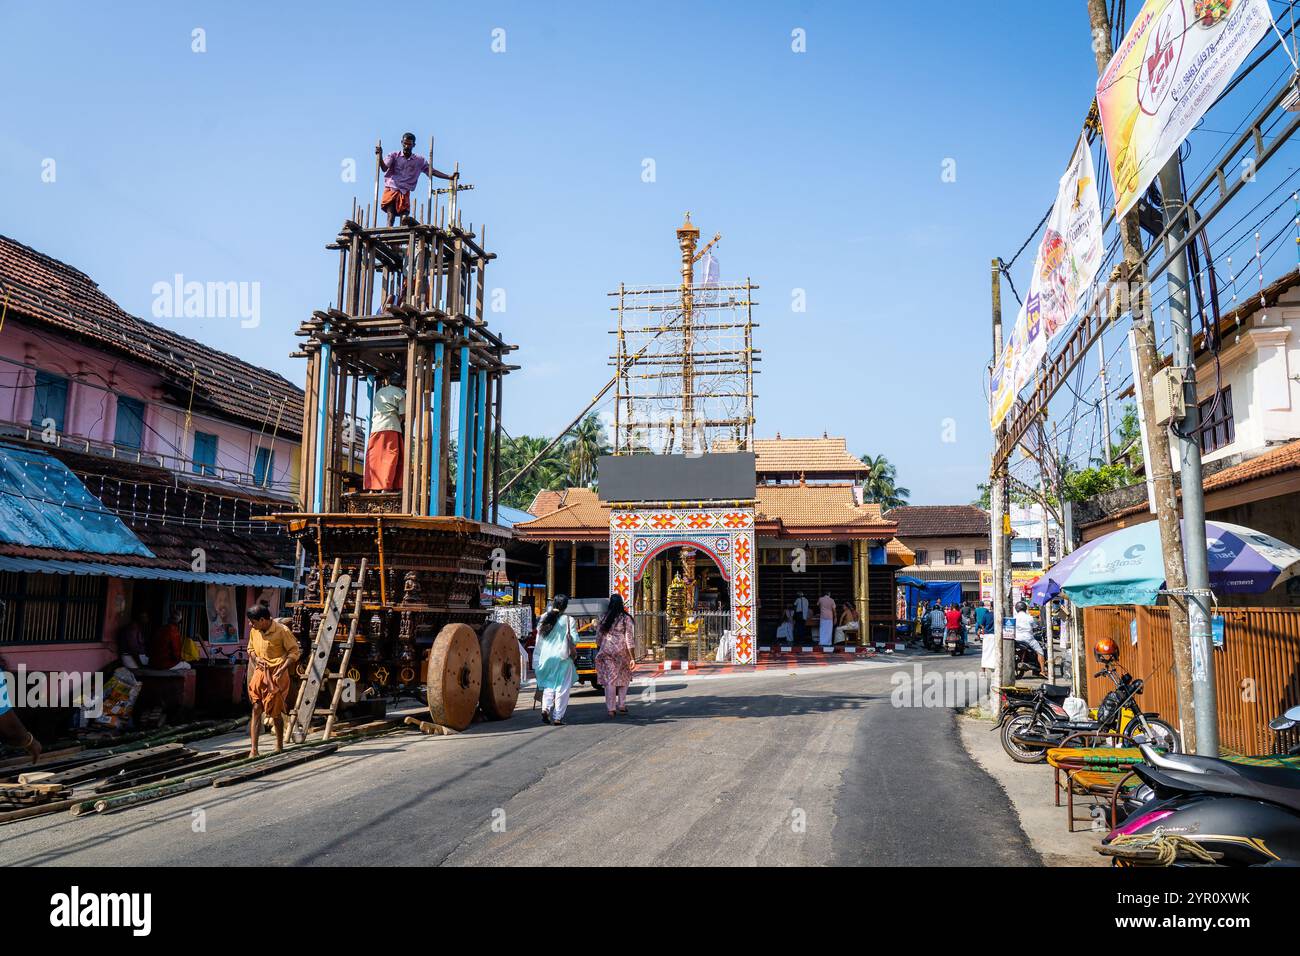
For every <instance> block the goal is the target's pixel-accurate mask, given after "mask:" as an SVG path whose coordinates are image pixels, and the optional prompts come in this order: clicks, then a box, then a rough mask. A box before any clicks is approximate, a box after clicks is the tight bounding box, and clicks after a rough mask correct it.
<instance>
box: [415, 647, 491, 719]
mask: <svg viewBox="0 0 1300 956" xmlns="http://www.w3.org/2000/svg"><path fill="white" fill-rule="evenodd" d="M482 686H483V654H482V652H481V651H480V650H479V643H478V638H477V637H475V636H474V629H473V628H471V627H470V626H469V625H468V624H448V625H447V626H446V627H444V628H443V629H442V630H441V631H439V632H438V637H437V639H436V640H434V642H433V650H432V651H430V653H429V670H428V691H429V716H430V717H431V718H432V719H433V722H434V723H435V724H442V725H443V726H444V727H450V728H451V729H452V730H464V729H465V728H466V727H468V726H469V725H470V724H471V723H473V722H474V712H475V711H476V710H478V703H479V690H480V688H481V687H482Z"/></svg>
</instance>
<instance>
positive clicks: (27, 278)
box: [0, 236, 303, 436]
mask: <svg viewBox="0 0 1300 956" xmlns="http://www.w3.org/2000/svg"><path fill="white" fill-rule="evenodd" d="M5 296H8V300H9V316H10V318H15V317H20V318H23V319H26V320H28V321H31V322H33V323H37V324H40V325H46V326H51V327H53V328H56V329H58V330H59V331H60V332H62V333H64V334H66V335H70V336H73V337H75V338H78V339H81V340H83V341H85V342H87V343H88V344H91V345H95V346H99V347H101V348H106V349H111V350H113V351H115V352H117V353H119V354H122V355H125V356H127V357H129V358H132V359H135V360H136V361H138V362H140V363H142V364H144V365H147V366H150V367H152V368H154V369H156V370H157V371H158V372H159V373H160V374H161V375H162V377H163V378H164V379H166V380H168V381H169V383H170V385H171V387H172V388H173V390H174V392H175V393H176V394H177V395H178V396H180V395H183V396H185V397H186V399H188V396H189V391H190V385H191V381H192V380H193V378H194V375H195V373H196V372H197V376H198V378H197V386H198V387H197V389H196V390H195V395H194V399H195V410H202V409H205V407H206V409H207V410H209V411H213V412H216V413H218V414H221V415H225V416H228V417H233V418H236V419H239V420H241V421H243V422H245V423H248V424H252V425H257V426H261V425H263V424H264V423H265V425H266V427H267V429H268V430H269V429H270V428H271V427H272V425H274V423H275V419H276V416H277V415H279V418H280V425H279V431H280V433H281V434H285V435H291V436H298V433H299V432H300V431H302V412H303V392H302V389H300V388H298V386H296V385H294V384H293V383H292V382H290V381H289V380H288V379H286V378H284V377H282V376H280V375H277V374H275V373H274V372H270V371H267V370H266V369H263V368H258V367H257V366H256V365H251V364H249V363H248V362H245V361H244V360H243V359H240V358H238V357H236V356H234V355H229V354H227V353H225V352H221V351H218V350H217V349H214V348H210V347H209V346H206V345H203V344H201V343H199V342H195V341H194V340H192V339H187V338H185V337H184V336H182V335H178V334H177V333H175V332H172V331H170V330H169V329H165V328H163V327H162V326H159V325H154V324H153V323H152V322H146V321H144V320H143V319H140V318H137V317H135V316H133V315H131V314H130V313H128V312H126V311H124V310H123V309H122V308H121V307H120V306H118V304H117V303H116V302H114V301H113V300H112V299H110V298H109V297H108V296H107V295H105V294H104V293H103V291H101V290H100V288H99V286H98V285H96V284H95V282H94V281H93V280H92V279H91V278H90V277H89V276H87V275H86V274H85V273H84V272H82V271H80V270H79V269H75V268H73V267H72V266H70V265H68V264H67V263H65V262H60V261H59V260H58V259H54V258H51V257H50V256H47V255H45V254H44V253H41V252H37V251H36V250H35V249H32V248H31V247H30V246H25V245H23V244H22V243H21V242H17V241H16V240H13V239H10V238H8V237H6V236H0V301H3V300H4V298H5ZM268 409H269V415H270V421H268V420H267V417H268ZM281 409H283V411H282V412H281Z"/></svg>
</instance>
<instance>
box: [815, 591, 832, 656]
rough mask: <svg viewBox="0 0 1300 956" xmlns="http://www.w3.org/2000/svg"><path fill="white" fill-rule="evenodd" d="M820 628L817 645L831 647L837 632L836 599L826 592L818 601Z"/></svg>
mask: <svg viewBox="0 0 1300 956" xmlns="http://www.w3.org/2000/svg"><path fill="white" fill-rule="evenodd" d="M817 615H818V622H817V623H818V626H819V628H820V630H818V632H817V643H819V644H821V646H822V647H830V646H831V640H832V639H833V632H834V630H835V598H833V597H831V593H830V592H829V591H826V592H825V593H824V594H822V596H821V597H819V598H818V599H817Z"/></svg>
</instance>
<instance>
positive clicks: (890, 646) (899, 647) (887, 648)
mask: <svg viewBox="0 0 1300 956" xmlns="http://www.w3.org/2000/svg"><path fill="white" fill-rule="evenodd" d="M876 650H878V651H884V652H885V653H886V654H892V653H894V652H895V651H905V650H907V645H906V644H900V643H898V642H890V643H887V644H876Z"/></svg>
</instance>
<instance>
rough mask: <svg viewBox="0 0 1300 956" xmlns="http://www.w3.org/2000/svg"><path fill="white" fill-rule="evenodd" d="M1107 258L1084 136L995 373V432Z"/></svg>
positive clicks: (1060, 190) (992, 410)
mask: <svg viewBox="0 0 1300 956" xmlns="http://www.w3.org/2000/svg"><path fill="white" fill-rule="evenodd" d="M1102 257H1103V250H1102V222H1101V204H1100V202H1099V201H1098V198H1097V174H1096V172H1095V170H1094V168H1093V164H1092V152H1091V151H1090V150H1089V149H1088V141H1087V140H1086V139H1085V138H1084V137H1082V136H1081V137H1079V141H1078V143H1076V144H1075V147H1074V153H1073V154H1072V155H1071V156H1070V163H1069V165H1068V166H1067V167H1066V170H1065V175H1063V176H1062V177H1061V181H1060V184H1059V185H1058V187H1057V190H1056V202H1055V203H1053V205H1052V211H1051V212H1050V213H1049V214H1048V217H1047V222H1046V224H1045V228H1044V230H1043V238H1042V240H1041V241H1040V242H1039V245H1038V252H1037V254H1036V255H1035V256H1034V271H1033V273H1032V275H1031V276H1030V280H1029V281H1030V284H1029V290H1028V294H1027V295H1026V296H1025V301H1024V305H1022V306H1021V308H1020V313H1019V314H1018V315H1017V316H1016V324H1015V326H1014V328H1013V330H1012V332H1011V334H1010V335H1008V336H1007V339H1006V347H1005V348H1004V350H1003V353H1002V358H1001V360H1000V361H999V362H998V365H997V367H996V368H995V369H994V371H993V381H992V383H991V386H990V396H991V401H990V410H989V421H990V422H991V424H992V426H993V427H994V428H997V427H998V425H999V424H1001V422H1002V420H1003V419H1004V418H1005V417H1006V415H1007V413H1008V412H1009V411H1010V409H1011V406H1012V404H1013V402H1014V400H1015V396H1016V394H1017V393H1018V392H1019V391H1020V389H1022V388H1023V387H1024V386H1025V385H1026V384H1028V382H1029V381H1030V380H1031V379H1032V378H1033V376H1034V372H1035V371H1036V370H1037V368H1038V366H1039V365H1040V364H1041V363H1042V361H1043V358H1044V357H1045V356H1046V355H1047V349H1048V346H1049V345H1050V344H1051V343H1052V341H1053V340H1054V339H1055V338H1056V337H1057V336H1058V335H1060V334H1061V332H1063V331H1064V329H1065V326H1066V324H1067V323H1068V322H1069V321H1070V319H1071V318H1073V317H1074V315H1075V313H1076V312H1077V311H1078V310H1079V308H1080V307H1081V306H1083V305H1086V304H1087V303H1088V298H1089V296H1090V295H1091V292H1092V283H1093V280H1094V279H1095V278H1096V277H1097V271H1098V270H1099V269H1100V268H1101V261H1102Z"/></svg>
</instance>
